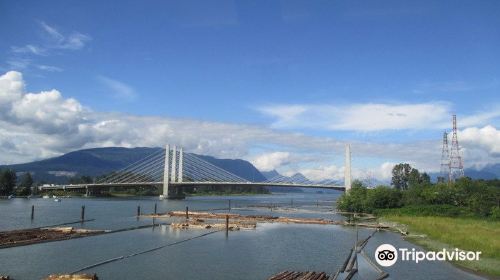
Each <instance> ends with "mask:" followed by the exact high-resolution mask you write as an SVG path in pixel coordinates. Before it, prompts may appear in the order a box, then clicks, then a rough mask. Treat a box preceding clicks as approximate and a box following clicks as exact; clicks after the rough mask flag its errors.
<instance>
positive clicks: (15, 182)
mask: <svg viewBox="0 0 500 280" xmlns="http://www.w3.org/2000/svg"><path fill="white" fill-rule="evenodd" d="M33 183H34V182H33V177H32V176H31V173H29V172H26V173H24V174H23V175H22V176H21V177H20V178H18V177H17V174H16V172H15V171H14V170H12V169H3V170H2V169H0V195H1V196H8V195H12V194H17V195H30V194H31V193H32V190H34V189H32V187H33Z"/></svg>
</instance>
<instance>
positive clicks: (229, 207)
mask: <svg viewBox="0 0 500 280" xmlns="http://www.w3.org/2000/svg"><path fill="white" fill-rule="evenodd" d="M228 208H229V212H231V199H229V206H228Z"/></svg>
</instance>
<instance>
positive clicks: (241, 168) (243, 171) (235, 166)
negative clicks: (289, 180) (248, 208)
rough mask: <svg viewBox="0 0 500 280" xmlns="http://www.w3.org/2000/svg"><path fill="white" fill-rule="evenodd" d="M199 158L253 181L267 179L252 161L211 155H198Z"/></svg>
mask: <svg viewBox="0 0 500 280" xmlns="http://www.w3.org/2000/svg"><path fill="white" fill-rule="evenodd" d="M197 156H198V157H199V158H201V159H203V160H204V161H207V162H209V163H211V164H213V165H215V166H217V167H220V168H222V169H224V170H226V171H229V172H231V173H233V174H234V175H237V176H239V177H241V178H243V179H246V180H248V181H251V182H262V181H265V180H266V177H264V176H263V175H262V174H261V172H259V170H258V169H257V168H255V166H253V165H252V164H251V163H250V162H248V161H246V160H242V159H218V158H214V157H211V156H203V155H197Z"/></svg>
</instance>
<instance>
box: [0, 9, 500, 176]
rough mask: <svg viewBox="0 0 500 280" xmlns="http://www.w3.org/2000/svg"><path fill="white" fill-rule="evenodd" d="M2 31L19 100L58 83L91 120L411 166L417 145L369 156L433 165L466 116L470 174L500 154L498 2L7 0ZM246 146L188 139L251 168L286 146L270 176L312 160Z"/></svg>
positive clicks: (1, 55) (0, 66)
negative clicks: (171, 125)
mask: <svg viewBox="0 0 500 280" xmlns="http://www.w3.org/2000/svg"><path fill="white" fill-rule="evenodd" d="M0 26H1V27H0V38H3V39H2V40H0V50H1V52H0V71H1V73H2V74H3V73H6V72H8V71H17V72H19V73H22V81H23V83H24V84H25V91H26V92H24V93H22V94H26V93H27V92H32V93H40V92H43V91H47V90H51V89H56V90H57V91H58V92H60V93H61V98H62V99H61V100H67V99H68V98H74V99H75V100H76V101H77V102H78V104H79V105H81V106H82V107H83V109H82V110H84V111H86V110H90V111H92V112H98V114H106V115H107V114H110V113H115V114H119V115H120V116H126V117H129V116H135V117H138V116H144V117H157V118H165V119H168V120H180V121H186V122H194V123H196V122H210V123H215V124H224V125H234V126H243V127H244V126H251V127H252V129H254V128H260V129H265V130H269V131H271V132H270V133H278V134H282V133H283V134H287V133H288V134H294V133H300V134H302V135H305V136H307V137H313V138H315V139H323V140H325V141H339V143H345V142H354V143H356V145H358V146H364V149H365V150H366V151H365V152H363V153H361V154H360V155H359V162H358V164H359V165H360V166H366V167H371V168H375V167H376V166H378V165H380V164H383V163H386V162H398V161H410V162H414V163H415V164H417V165H420V166H422V167H423V168H426V169H429V170H431V169H433V167H432V164H431V162H430V161H429V162H425V163H424V161H423V160H421V159H418V158H412V157H410V156H405V155H411V154H412V152H413V151H414V150H411V151H408V152H407V153H406V154H405V155H400V154H398V153H394V154H393V153H391V151H387V152H386V153H384V151H379V152H377V153H374V155H371V154H370V153H369V151H368V150H369V149H368V148H366V147H367V146H369V145H377V149H379V148H380V147H384V146H385V147H388V146H390V145H391V144H394V145H403V144H406V146H405V147H407V146H411V147H415V149H417V148H416V147H422V148H425V149H428V150H429V151H428V152H426V153H428V154H431V153H436V154H437V158H439V151H437V152H436V151H435V149H436V147H437V149H438V150H439V145H440V143H439V141H440V139H441V134H442V131H443V130H444V129H449V126H450V124H449V122H450V118H451V116H450V115H451V114H452V113H457V114H458V116H459V122H460V120H464V122H463V123H459V125H461V127H460V128H461V129H464V130H465V129H469V130H467V131H466V132H464V135H465V136H466V137H465V142H464V146H465V150H464V151H465V152H466V153H471V154H468V156H469V159H470V161H469V164H468V166H473V165H484V164H491V163H496V162H497V161H498V160H499V154H500V148H499V147H497V146H496V144H495V141H493V143H490V142H491V141H490V140H491V139H490V140H488V139H485V137H486V138H487V137H491V133H493V135H494V136H493V137H496V135H497V133H498V131H497V129H496V128H497V127H498V124H499V113H498V111H499V108H500V106H499V104H500V102H499V98H498V95H499V89H500V51H499V49H500V28H499V26H500V2H498V1H146V2H144V1H131V2H129V3H124V2H123V1H82V2H76V1H1V2H0ZM0 94H1V93H0ZM389 115H390V116H389ZM384 116H389V119H386V118H385V117H384ZM5 119H7V117H5ZM84 119H85V117H84ZM99 121H102V119H99ZM99 121H96V122H99ZM19 123H22V124H27V123H28V121H27V120H26V119H24V120H17V124H19ZM73 125H75V127H77V126H78V124H73ZM69 126H70V125H68V127H69ZM6 127H7V125H6V124H5V125H4V129H6ZM485 127H487V128H488V129H489V128H492V129H493V130H492V131H490V130H487V131H486V132H485V130H484V128H485ZM481 129H483V130H481ZM79 132H81V131H80V130H79ZM40 133H42V134H43V135H47V137H49V138H48V139H51V138H50V137H52V138H57V137H58V136H60V134H57V133H55V134H54V131H41V132H40ZM51 133H52V134H51ZM467 133H468V134H467ZM469 134H470V135H469ZM485 135H486V136H485ZM167 136H169V135H167ZM221 136H224V133H222V134H221ZM230 136H231V135H227V138H228V139H230V138H231V137H230ZM176 137H180V136H176ZM187 137H188V136H185V138H187ZM192 137H195V136H192ZM174 138H175V137H174ZM174 140H179V139H174ZM5 141H7V140H5ZM186 141H187V140H186ZM207 141H208V140H207ZM245 141H246V142H245V143H246V144H245V145H243V147H241V149H242V150H241V151H239V152H237V153H235V154H234V153H232V152H229V151H224V150H223V148H220V149H215V148H213V149H212V148H210V149H206V150H203V149H201V148H199V147H200V144H199V143H198V144H197V145H196V144H195V143H194V142H196V141H195V140H193V142H190V141H187V142H189V143H190V145H192V146H193V149H194V150H195V151H204V152H208V153H210V152H212V153H214V154H215V155H220V156H223V155H228V156H231V155H234V156H243V157H245V158H247V159H250V160H254V161H255V157H258V156H259V153H262V155H261V156H262V157H264V159H263V160H264V161H265V160H266V159H267V160H269V158H266V153H267V156H268V157H269V155H270V154H272V153H273V152H276V151H282V152H288V153H289V155H288V160H286V161H285V163H282V164H277V165H276V164H275V165H276V166H273V167H276V168H281V169H282V170H293V171H297V170H299V169H300V168H305V167H304V166H309V165H311V164H312V163H301V162H299V161H298V160H295V161H294V160H292V158H294V156H293V153H298V154H302V153H304V151H305V150H307V149H305V148H304V147H302V146H301V145H302V144H301V145H297V144H283V145H280V141H275V142H273V141H266V140H262V139H261V138H258V139H257V140H256V141H255V142H252V141H251V139H248V140H245ZM122 142H126V141H122ZM179 142H181V143H183V141H182V139H180V140H179ZM187 142H186V143H187ZM208 142H209V143H210V141H208ZM230 142H231V141H230ZM276 142H277V143H276ZM106 143H107V144H117V145H120V143H121V142H120V141H118V140H117V139H112V140H110V139H100V140H99V141H97V140H96V139H94V138H92V139H91V140H89V141H87V142H85V141H78V144H75V145H74V146H72V147H67V148H65V149H56V148H54V147H51V149H52V150H50V149H48V148H47V147H44V148H41V149H42V150H44V152H38V153H36V156H34V157H35V158H39V157H43V156H50V155H53V154H57V153H61V152H64V151H66V149H70V148H82V147H87V146H102V145H105V144H106ZM155 143H156V142H152V143H149V142H148V141H142V142H141V141H137V142H133V143H125V144H124V143H121V144H122V145H125V146H126V145H132V146H133V145H141V144H152V145H154V144H155ZM431 143H432V144H431ZM188 146H189V145H188ZM201 146H203V145H201ZM337 146H339V145H337ZM337 146H335V145H334V148H333V151H335V153H336V154H339V153H340V152H339V151H340V150H339V149H340V148H338V147H337ZM403 146H404V145H403ZM398 147H399V146H398ZM18 148H19V149H20V148H21V147H18ZM316 148H317V147H311V149H310V150H312V151H315V152H318V153H323V152H322V150H321V149H319V148H318V149H316ZM200 149H201V150H200ZM398 149H400V148H398ZM476 149H482V150H481V151H475V150H476ZM358 150H361V149H358ZM355 152H356V150H355V149H354V150H353V153H355ZM384 154H387V156H382V155H384ZM337 156H338V155H337ZM283 157H284V156H283ZM24 158H26V159H29V157H27V156H26V157H24ZM299 158H300V156H299ZM433 160H435V159H434V158H433ZM6 161H7V160H6ZM9 161H15V160H14V159H10V160H9ZM434 162H435V161H434ZM329 164H330V165H331V164H336V166H337V167H340V165H341V159H337V160H336V162H333V163H332V162H327V161H325V163H324V164H323V166H328V165H329ZM438 164H439V163H436V166H438ZM264 165H265V164H264ZM374 172H375V171H374Z"/></svg>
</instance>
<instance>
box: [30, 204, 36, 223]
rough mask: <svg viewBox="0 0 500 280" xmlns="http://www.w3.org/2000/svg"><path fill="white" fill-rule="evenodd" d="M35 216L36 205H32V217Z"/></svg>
mask: <svg viewBox="0 0 500 280" xmlns="http://www.w3.org/2000/svg"><path fill="white" fill-rule="evenodd" d="M34 218H35V205H31V219H32V220H33V219H34Z"/></svg>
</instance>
